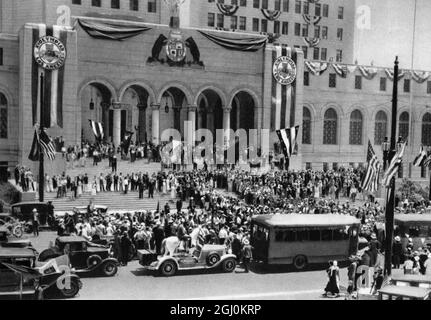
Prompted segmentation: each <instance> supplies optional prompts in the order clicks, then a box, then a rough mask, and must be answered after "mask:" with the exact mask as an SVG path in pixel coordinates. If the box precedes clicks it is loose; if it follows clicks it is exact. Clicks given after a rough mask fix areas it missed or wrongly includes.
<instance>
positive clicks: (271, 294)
mask: <svg viewBox="0 0 431 320" xmlns="http://www.w3.org/2000/svg"><path fill="white" fill-rule="evenodd" d="M312 293H322V290H321V289H316V290H303V291H280V292H265V293H249V294H238V295H230V296H213V297H199V298H190V299H186V300H232V299H249V298H263V297H276V296H295V295H301V294H312Z"/></svg>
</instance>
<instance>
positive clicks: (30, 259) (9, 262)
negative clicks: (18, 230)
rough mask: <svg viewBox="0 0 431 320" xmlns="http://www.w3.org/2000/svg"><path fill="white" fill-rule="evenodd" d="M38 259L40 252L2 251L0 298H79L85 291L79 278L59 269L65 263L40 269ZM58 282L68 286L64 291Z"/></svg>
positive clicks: (52, 264)
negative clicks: (53, 295)
mask: <svg viewBox="0 0 431 320" xmlns="http://www.w3.org/2000/svg"><path fill="white" fill-rule="evenodd" d="M36 257H37V253H36V251H35V250H32V249H29V248H4V247H0V296H10V297H13V296H20V297H23V296H24V295H25V296H27V295H32V296H33V297H34V298H37V299H41V298H43V297H45V296H46V295H49V294H58V293H60V294H61V295H62V296H63V297H65V298H73V297H75V296H76V295H77V294H78V292H79V290H80V289H81V288H82V283H81V280H80V278H79V277H78V276H77V275H76V274H73V273H68V274H64V272H63V271H64V270H61V269H60V268H59V267H60V266H62V263H61V262H60V260H61V259H59V260H58V261H59V262H58V263H57V261H55V262H53V261H52V260H51V261H49V262H48V263H47V264H45V265H43V266H41V267H40V268H37V267H35V265H36ZM45 266H47V267H45ZM60 277H61V279H59V278H60ZM58 280H60V281H62V282H63V281H64V282H63V283H64V284H66V283H67V284H68V285H64V288H63V289H61V288H59V286H58V283H57V282H58Z"/></svg>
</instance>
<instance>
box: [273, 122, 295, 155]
mask: <svg viewBox="0 0 431 320" xmlns="http://www.w3.org/2000/svg"><path fill="white" fill-rule="evenodd" d="M298 132H299V126H296V127H292V128H287V129H282V130H277V136H278V139H280V143H281V147H282V149H283V153H284V156H285V157H286V158H290V157H291V156H292V154H293V153H294V151H295V145H296V139H297V138H298Z"/></svg>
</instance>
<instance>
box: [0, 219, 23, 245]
mask: <svg viewBox="0 0 431 320" xmlns="http://www.w3.org/2000/svg"><path fill="white" fill-rule="evenodd" d="M0 226H3V227H4V228H3V229H7V231H8V232H7V235H13V236H14V237H16V238H21V237H22V236H23V234H24V229H25V227H24V225H23V223H22V222H20V221H19V220H18V219H16V218H14V217H12V215H11V214H10V213H0ZM0 241H2V240H1V237H0Z"/></svg>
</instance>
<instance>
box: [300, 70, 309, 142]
mask: <svg viewBox="0 0 431 320" xmlns="http://www.w3.org/2000/svg"><path fill="white" fill-rule="evenodd" d="M304 79H305V77H304ZM302 144H311V112H310V110H309V109H308V108H306V107H304V108H303V116H302Z"/></svg>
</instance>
